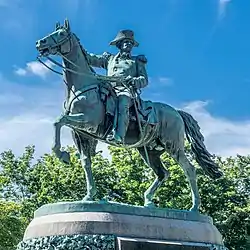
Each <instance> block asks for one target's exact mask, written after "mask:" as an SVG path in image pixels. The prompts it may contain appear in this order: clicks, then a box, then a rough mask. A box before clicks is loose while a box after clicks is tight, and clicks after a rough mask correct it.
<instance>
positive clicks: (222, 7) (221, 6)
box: [218, 0, 231, 19]
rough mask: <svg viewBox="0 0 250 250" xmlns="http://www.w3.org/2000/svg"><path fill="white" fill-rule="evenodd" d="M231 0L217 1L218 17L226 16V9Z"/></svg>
mask: <svg viewBox="0 0 250 250" xmlns="http://www.w3.org/2000/svg"><path fill="white" fill-rule="evenodd" d="M230 2H231V0H219V2H218V18H219V19H223V18H224V17H225V16H226V9H227V6H228V4H229V3H230Z"/></svg>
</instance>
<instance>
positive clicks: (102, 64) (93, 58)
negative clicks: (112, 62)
mask: <svg viewBox="0 0 250 250" xmlns="http://www.w3.org/2000/svg"><path fill="white" fill-rule="evenodd" d="M110 56H111V54H110V53H108V52H104V53H103V54H102V55H95V54H92V53H87V57H88V61H89V64H90V65H91V66H93V67H97V68H104V69H107V66H108V61H109V58H110Z"/></svg>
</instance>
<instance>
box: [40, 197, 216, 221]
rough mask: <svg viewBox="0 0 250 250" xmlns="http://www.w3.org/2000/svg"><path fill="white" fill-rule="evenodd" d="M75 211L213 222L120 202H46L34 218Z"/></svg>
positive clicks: (188, 215) (206, 218)
mask: <svg viewBox="0 0 250 250" xmlns="http://www.w3.org/2000/svg"><path fill="white" fill-rule="evenodd" d="M75 212H103V213H119V214H128V215H139V216H149V217H160V218H169V219H178V220H188V221H200V222H207V223H211V224H212V223H213V222H212V218H211V217H209V216H205V215H202V214H199V213H196V212H191V211H184V210H175V209H165V208H154V207H152V208H147V207H141V206H133V205H129V204H121V203H116V202H90V201H89V202H86V201H85V202H83V201H76V202H58V203H53V204H47V205H44V206H42V207H40V208H39V209H38V210H36V211H35V218H37V217H41V216H45V215H51V214H59V213H75Z"/></svg>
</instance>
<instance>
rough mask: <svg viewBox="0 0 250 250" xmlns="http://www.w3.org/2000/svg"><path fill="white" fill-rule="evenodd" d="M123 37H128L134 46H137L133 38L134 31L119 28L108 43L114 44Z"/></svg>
mask: <svg viewBox="0 0 250 250" xmlns="http://www.w3.org/2000/svg"><path fill="white" fill-rule="evenodd" d="M123 39H129V40H131V41H133V44H134V47H138V46H139V43H138V42H137V41H136V40H135V39H134V32H133V31H132V30H120V31H119V32H118V34H117V36H116V37H115V39H114V40H112V41H111V42H110V43H109V44H110V45H116V44H117V43H118V42H120V41H122V40H123Z"/></svg>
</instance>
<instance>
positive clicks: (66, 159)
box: [52, 115, 70, 164]
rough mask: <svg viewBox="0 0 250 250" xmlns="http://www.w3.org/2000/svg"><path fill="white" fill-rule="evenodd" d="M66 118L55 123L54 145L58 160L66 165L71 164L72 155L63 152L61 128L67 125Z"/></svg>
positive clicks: (62, 117)
mask: <svg viewBox="0 0 250 250" xmlns="http://www.w3.org/2000/svg"><path fill="white" fill-rule="evenodd" d="M65 122H66V116H65V115H62V116H61V117H60V118H59V119H58V120H57V121H55V122H54V131H55V135H54V145H53V147H52V150H53V152H54V153H55V155H56V156H57V158H58V159H59V160H60V161H62V162H64V163H66V164H69V163H70V154H69V153H68V152H66V151H61V128H62V127H63V126H64V125H66V123H65Z"/></svg>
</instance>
